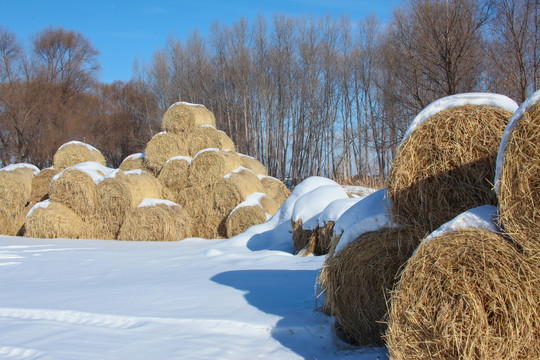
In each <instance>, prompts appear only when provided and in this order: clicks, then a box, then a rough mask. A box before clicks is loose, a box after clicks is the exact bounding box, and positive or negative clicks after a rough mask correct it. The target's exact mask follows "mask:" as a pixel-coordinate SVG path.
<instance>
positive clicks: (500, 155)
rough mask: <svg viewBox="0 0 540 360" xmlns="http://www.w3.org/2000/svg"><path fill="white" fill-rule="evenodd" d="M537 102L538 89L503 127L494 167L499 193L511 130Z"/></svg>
mask: <svg viewBox="0 0 540 360" xmlns="http://www.w3.org/2000/svg"><path fill="white" fill-rule="evenodd" d="M538 102H540V90H538V91H536V92H534V93H533V94H532V95H531V96H529V97H528V98H527V99H526V100H525V101H524V102H523V103H522V104H521V105H520V106H519V108H518V109H517V110H516V111H515V112H514V115H512V117H511V118H510V120H509V121H508V124H507V125H506V129H504V133H503V137H502V139H501V145H500V146H499V152H498V154H497V166H496V168H495V180H494V184H495V191H496V192H497V194H498V193H499V187H500V185H501V184H500V180H499V179H500V176H501V170H502V169H501V167H502V163H503V160H504V151H505V149H506V144H508V140H509V139H510V135H511V134H512V131H514V128H515V127H516V125H517V123H518V122H519V120H520V119H521V118H522V117H523V114H524V113H525V112H526V111H527V110H529V109H530V108H531V107H532V106H533V105H535V104H537V103H538Z"/></svg>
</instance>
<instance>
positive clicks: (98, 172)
mask: <svg viewBox="0 0 540 360" xmlns="http://www.w3.org/2000/svg"><path fill="white" fill-rule="evenodd" d="M68 170H79V171H82V172H84V173H86V174H87V175H88V176H90V177H91V178H92V180H94V182H95V183H96V184H99V183H100V182H101V181H103V180H104V179H105V178H106V177H107V176H109V175H112V174H113V173H114V172H115V171H117V169H111V168H108V167H106V166H103V165H101V164H99V163H97V162H94V161H87V162H83V163H80V164H76V165H73V166H71V167H68V168H67V169H65V170H62V171H60V172H59V173H58V174H56V175H55V176H54V177H53V178H52V180H51V183H52V182H54V181H56V180H58V179H59V178H60V177H61V176H62V174H63V173H64V172H65V171H68Z"/></svg>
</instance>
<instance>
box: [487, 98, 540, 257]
mask: <svg viewBox="0 0 540 360" xmlns="http://www.w3.org/2000/svg"><path fill="white" fill-rule="evenodd" d="M495 184H496V189H497V193H498V198H499V211H500V220H501V223H502V225H503V226H504V229H505V231H506V232H507V233H508V234H509V235H510V237H512V239H514V240H515V241H517V242H518V243H519V244H520V245H521V246H523V248H524V249H525V250H526V251H527V253H528V254H530V255H540V210H539V209H540V91H537V92H536V93H534V94H533V95H532V96H531V97H529V98H528V99H527V100H526V101H525V102H524V103H523V104H522V105H521V106H520V107H519V109H518V110H517V111H516V112H515V114H514V116H513V117H512V119H511V120H510V123H509V124H508V126H507V128H506V130H505V133H504V139H503V141H502V143H501V146H500V149H499V155H498V158H497V178H496V180H495Z"/></svg>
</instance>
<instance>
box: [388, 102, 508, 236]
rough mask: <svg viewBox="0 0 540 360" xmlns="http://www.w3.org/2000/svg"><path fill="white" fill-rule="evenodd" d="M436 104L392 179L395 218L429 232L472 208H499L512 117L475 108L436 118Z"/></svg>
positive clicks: (407, 143) (401, 153)
mask: <svg viewBox="0 0 540 360" xmlns="http://www.w3.org/2000/svg"><path fill="white" fill-rule="evenodd" d="M493 96H496V95H493ZM499 97H502V96H501V95H499ZM503 98H505V99H507V100H509V99H508V98H506V97H503ZM447 99H448V98H443V99H441V100H440V101H443V100H445V101H446V100H447ZM448 101H450V100H448ZM509 101H511V100H509ZM495 103H496V102H495ZM436 105H437V102H435V103H433V104H432V105H430V106H428V107H427V108H426V109H425V110H424V111H422V112H421V113H420V114H419V116H418V117H417V118H425V116H424V115H425V114H426V113H428V115H431V116H429V117H428V118H427V119H425V121H424V122H421V124H420V125H418V121H417V120H416V119H415V121H414V122H413V124H412V125H411V128H410V131H409V135H408V136H406V138H405V139H404V140H403V142H402V144H401V145H400V147H399V149H398V153H397V155H396V157H395V159H394V162H393V164H392V169H391V170H390V173H389V175H388V179H387V186H388V195H389V196H390V199H391V200H392V203H393V205H394V206H393V208H392V213H393V215H394V216H395V217H396V218H397V219H398V221H399V222H401V223H402V224H404V225H407V226H409V225H410V226H415V227H421V228H422V229H424V230H425V231H427V232H431V231H433V230H434V229H436V228H437V227H439V226H440V225H441V224H443V223H445V222H446V221H448V220H450V219H452V218H453V217H454V216H456V215H458V214H459V213H461V212H463V211H465V210H467V209H470V208H473V207H476V206H480V205H485V204H493V205H495V204H496V201H497V200H496V196H495V194H494V192H493V191H492V184H491V182H492V181H493V177H494V174H495V158H496V154H497V150H498V148H499V144H500V141H501V138H502V134H503V131H504V128H505V126H506V124H507V122H508V120H509V119H510V117H511V115H512V112H510V111H508V110H505V109H503V108H501V107H496V106H489V105H469V104H466V105H463V106H454V107H451V108H447V109H445V110H442V111H440V112H436V113H434V114H433V111H430V109H431V108H432V107H434V106H435V108H437V109H438V108H439V107H438V106H436ZM514 105H515V103H514ZM506 109H512V107H511V106H510V107H507V108H506ZM411 130H414V131H411Z"/></svg>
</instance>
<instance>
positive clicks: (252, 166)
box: [238, 154, 268, 176]
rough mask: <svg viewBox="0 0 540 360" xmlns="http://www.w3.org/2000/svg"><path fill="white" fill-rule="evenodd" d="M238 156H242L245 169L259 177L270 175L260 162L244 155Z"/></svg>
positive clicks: (241, 159)
mask: <svg viewBox="0 0 540 360" xmlns="http://www.w3.org/2000/svg"><path fill="white" fill-rule="evenodd" d="M238 155H240V161H241V162H242V166H243V167H245V168H248V169H249V170H251V171H253V172H254V173H255V174H257V175H263V176H266V175H268V173H267V172H266V168H265V167H264V165H263V164H262V163H261V162H260V161H259V160H257V159H255V158H254V157H251V156H248V155H244V154H238Z"/></svg>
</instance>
